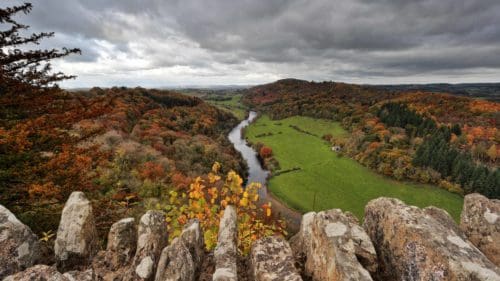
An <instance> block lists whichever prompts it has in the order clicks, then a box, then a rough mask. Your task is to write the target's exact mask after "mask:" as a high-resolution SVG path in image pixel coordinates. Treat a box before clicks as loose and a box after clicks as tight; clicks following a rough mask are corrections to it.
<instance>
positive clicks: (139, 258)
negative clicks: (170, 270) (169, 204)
mask: <svg viewBox="0 0 500 281" xmlns="http://www.w3.org/2000/svg"><path fill="white" fill-rule="evenodd" d="M137 234H138V235H137V237H138V238H137V250H136V253H135V256H134V259H133V261H132V265H131V268H130V270H129V272H128V273H127V274H126V276H125V277H124V280H149V281H151V280H153V279H154V278H155V273H156V266H157V264H158V261H159V259H160V255H161V251H162V249H163V248H165V247H166V246H167V244H168V233H167V222H166V220H165V215H164V214H163V213H162V212H159V211H148V212H146V213H145V214H144V215H143V216H142V217H141V220H140V222H139V228H138V232H137Z"/></svg>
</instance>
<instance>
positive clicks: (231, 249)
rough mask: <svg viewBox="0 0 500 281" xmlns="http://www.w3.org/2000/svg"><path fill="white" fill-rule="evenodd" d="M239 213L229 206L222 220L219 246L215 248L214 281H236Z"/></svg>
mask: <svg viewBox="0 0 500 281" xmlns="http://www.w3.org/2000/svg"><path fill="white" fill-rule="evenodd" d="M237 237H238V227H237V215H236V209H235V208H234V207H233V206H227V207H226V209H225V210H224V215H223V216H222V219H221V221H220V227H219V236H218V240H217V241H218V242H217V247H216V248H215V252H214V256H215V273H214V275H213V280H214V281H235V280H237V278H238V275H237V273H238V272H237V259H238V248H237V245H238V244H237Z"/></svg>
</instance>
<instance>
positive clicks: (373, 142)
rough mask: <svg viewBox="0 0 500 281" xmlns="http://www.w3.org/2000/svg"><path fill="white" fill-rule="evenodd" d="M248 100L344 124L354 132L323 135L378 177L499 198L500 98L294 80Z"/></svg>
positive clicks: (275, 112) (280, 114) (271, 110)
mask: <svg viewBox="0 0 500 281" xmlns="http://www.w3.org/2000/svg"><path fill="white" fill-rule="evenodd" d="M243 102H244V103H245V104H246V105H248V106H250V107H253V108H256V109H258V110H261V111H263V112H266V113H267V114H269V115H270V116H271V117H272V118H274V119H281V118H285V117H290V116H294V115H304V116H310V117H315V118H327V119H332V120H335V121H339V122H341V124H342V126H343V127H344V128H345V129H347V130H348V131H349V132H350V134H349V136H348V137H342V138H336V137H334V136H323V137H324V139H326V140H327V141H330V142H331V143H332V144H335V145H340V146H342V152H341V153H340V154H339V155H340V156H341V155H347V156H349V157H352V158H354V159H356V160H357V161H358V162H360V163H361V164H363V165H365V166H367V167H370V168H372V169H373V170H376V171H377V172H379V173H381V174H384V175H387V176H390V177H394V178H396V179H398V180H411V181H418V182H422V183H433V184H436V185H439V186H441V187H443V188H446V189H448V190H450V191H452V192H457V193H460V194H464V193H470V192H480V193H482V194H485V195H487V196H489V197H492V198H499V197H500V172H499V171H498V166H499V161H500V159H499V157H498V155H499V153H500V146H499V143H500V131H499V130H498V126H499V125H498V124H499V121H500V104H499V103H496V102H491V101H485V100H479V99H470V98H465V97H459V96H453V95H448V94H432V93H425V92H396V91H387V90H384V89H380V88H374V87H369V86H359V85H350V84H345V83H334V82H321V83H315V82H307V81H301V80H295V79H285V80H280V81H277V82H275V83H271V84H267V85H262V86H257V87H253V88H251V89H249V90H248V92H247V94H246V95H245V96H244V97H243Z"/></svg>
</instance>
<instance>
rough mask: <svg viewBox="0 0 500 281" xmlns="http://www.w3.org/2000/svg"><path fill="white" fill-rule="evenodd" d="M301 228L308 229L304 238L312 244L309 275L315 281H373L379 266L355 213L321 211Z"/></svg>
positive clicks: (337, 210) (309, 244)
mask: <svg viewBox="0 0 500 281" xmlns="http://www.w3.org/2000/svg"><path fill="white" fill-rule="evenodd" d="M306 223H307V221H306ZM308 228H309V229H308ZM301 229H303V230H306V231H305V232H304V233H303V234H302V235H304V237H303V238H302V239H303V240H304V241H309V242H308V247H307V248H306V249H305V255H306V264H305V274H306V275H308V276H311V277H312V279H313V280H372V277H371V275H370V273H372V274H373V273H375V272H376V271H377V265H378V264H377V255H376V253H375V248H374V246H373V245H372V243H371V241H370V238H369V237H368V235H367V234H366V232H365V231H364V230H363V228H362V227H361V226H359V223H358V220H357V219H356V218H355V217H354V216H353V215H352V214H351V213H348V212H347V213H343V212H342V211H341V210H339V209H333V210H329V211H324V212H319V213H317V214H316V215H314V218H313V219H312V222H311V223H310V226H309V227H306V226H304V227H301ZM307 233H308V234H307Z"/></svg>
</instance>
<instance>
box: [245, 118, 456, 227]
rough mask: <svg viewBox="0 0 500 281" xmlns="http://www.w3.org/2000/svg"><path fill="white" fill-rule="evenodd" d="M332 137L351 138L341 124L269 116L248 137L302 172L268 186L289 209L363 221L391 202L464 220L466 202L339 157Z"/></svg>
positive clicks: (282, 163) (283, 163)
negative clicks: (370, 207) (374, 203)
mask: <svg viewBox="0 0 500 281" xmlns="http://www.w3.org/2000/svg"><path fill="white" fill-rule="evenodd" d="M290 125H292V126H295V128H292V127H290ZM297 128H299V129H300V130H298V129H297ZM269 133H271V134H269ZM308 133H310V134H308ZM327 133H330V134H332V135H334V136H339V135H341V134H346V133H347V132H345V131H344V130H343V129H342V128H341V126H340V124H339V123H337V122H332V121H329V120H319V119H314V118H309V117H301V116H294V117H291V118H287V119H283V120H270V118H269V117H268V116H266V115H264V116H261V117H260V118H259V119H258V120H257V121H255V122H254V123H252V124H251V125H250V126H249V127H248V128H247V130H246V137H247V138H248V139H249V140H250V141H251V142H254V143H255V142H262V143H264V144H266V145H268V146H270V147H271V148H272V149H273V154H274V155H275V158H276V159H277V160H278V161H279V163H280V166H281V170H287V169H291V168H294V167H300V170H298V171H293V172H289V173H283V174H281V175H278V176H275V177H272V178H271V179H270V181H269V184H268V185H269V186H268V187H269V189H270V190H271V191H272V193H273V194H274V195H275V196H276V197H278V198H280V199H281V200H282V201H284V202H285V203H286V204H287V205H288V206H289V207H291V208H294V209H296V210H299V211H302V212H306V211H312V210H315V211H319V210H326V209H331V208H340V209H342V210H344V211H350V212H352V213H354V214H355V215H356V216H357V217H358V218H360V219H362V217H363V214H364V206H365V205H366V203H368V201H370V200H371V199H374V198H377V197H380V196H386V197H395V198H399V199H401V200H403V201H404V202H406V203H407V204H411V205H416V206H419V207H426V206H430V205H433V206H436V207H440V208H443V209H445V210H447V211H448V212H449V213H450V214H451V215H452V216H453V218H454V219H455V220H458V219H459V216H460V212H461V210H462V203H463V198H462V197H461V196H459V195H456V194H453V193H450V192H448V191H446V190H444V189H441V188H438V187H434V186H430V185H422V184H414V183H405V182H398V181H395V180H392V179H390V178H387V177H384V176H381V175H378V174H376V173H375V172H372V171H370V170H369V169H368V168H366V167H363V166H362V165H360V164H359V163H357V162H356V161H354V160H352V159H350V158H348V157H338V156H337V154H336V153H335V152H332V151H331V149H330V146H329V145H328V144H327V143H326V142H325V141H324V140H322V139H321V136H323V135H324V134H327ZM311 134H312V135H311Z"/></svg>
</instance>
